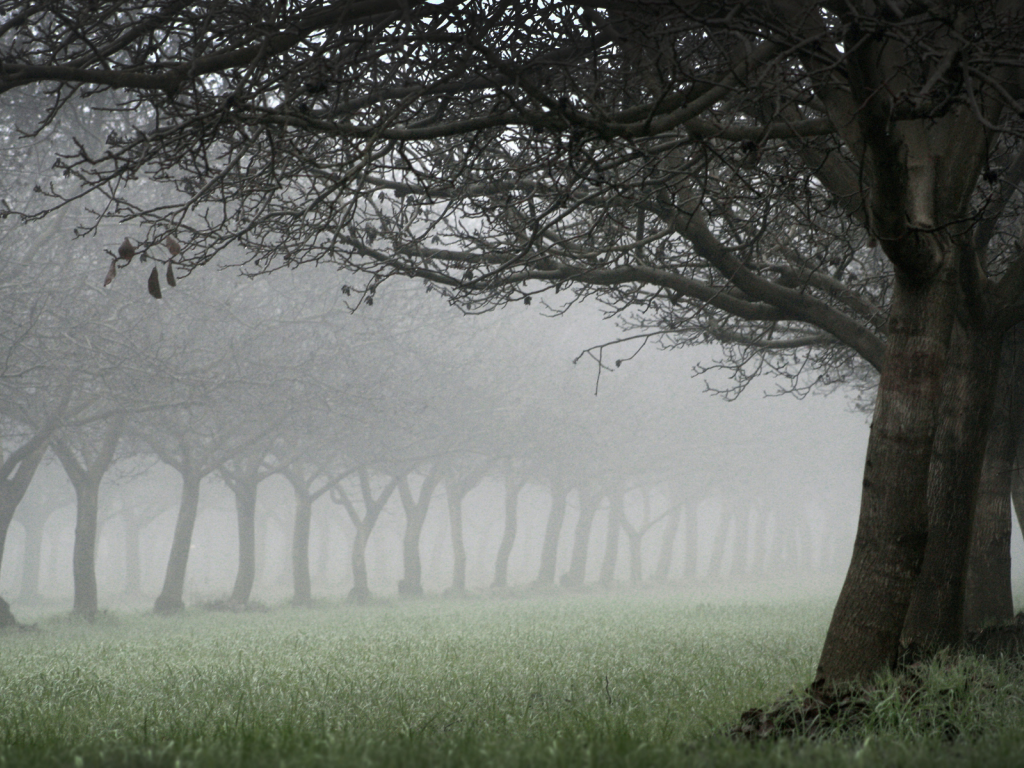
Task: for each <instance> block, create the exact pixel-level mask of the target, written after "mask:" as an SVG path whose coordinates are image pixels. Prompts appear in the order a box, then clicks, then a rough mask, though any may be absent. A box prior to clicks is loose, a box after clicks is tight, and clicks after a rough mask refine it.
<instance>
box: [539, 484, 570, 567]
mask: <svg viewBox="0 0 1024 768" xmlns="http://www.w3.org/2000/svg"><path fill="white" fill-rule="evenodd" d="M568 495H569V490H568V489H567V488H566V487H565V486H564V484H563V483H562V482H561V481H556V482H554V483H552V484H551V512H550V513H549V514H548V524H547V527H546V528H545V530H544V546H543V548H542V549H541V553H540V571H539V572H538V574H537V582H536V583H537V586H541V587H550V586H553V585H554V583H555V565H556V562H557V560H558V539H559V536H560V535H561V533H562V523H563V522H564V521H565V503H566V496H568Z"/></svg>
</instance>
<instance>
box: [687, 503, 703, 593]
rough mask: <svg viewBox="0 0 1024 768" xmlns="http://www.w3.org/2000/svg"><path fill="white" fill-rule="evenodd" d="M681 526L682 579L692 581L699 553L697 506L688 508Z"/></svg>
mask: <svg viewBox="0 0 1024 768" xmlns="http://www.w3.org/2000/svg"><path fill="white" fill-rule="evenodd" d="M684 523H685V525H684V526H683V537H684V540H683V579H685V580H686V581H693V580H694V579H696V578H697V558H698V554H699V552H700V548H699V543H700V542H699V540H698V535H699V531H698V527H697V505H696V504H694V505H693V506H692V507H690V512H689V514H687V515H686V520H685V521H684Z"/></svg>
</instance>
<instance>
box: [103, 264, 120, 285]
mask: <svg viewBox="0 0 1024 768" xmlns="http://www.w3.org/2000/svg"><path fill="white" fill-rule="evenodd" d="M115 275H117V259H111V260H110V269H108V270H107V276H106V277H104V278H103V287H104V288H106V287H107V286H108V285H110V284H111V283H112V282H114V277H115Z"/></svg>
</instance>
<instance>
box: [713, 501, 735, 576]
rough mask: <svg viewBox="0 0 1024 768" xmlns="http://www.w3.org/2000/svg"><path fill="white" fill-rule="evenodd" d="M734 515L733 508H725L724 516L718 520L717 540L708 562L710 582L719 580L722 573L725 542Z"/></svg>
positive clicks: (723, 510)
mask: <svg viewBox="0 0 1024 768" xmlns="http://www.w3.org/2000/svg"><path fill="white" fill-rule="evenodd" d="M732 514H733V512H732V507H729V506H724V508H723V509H722V514H721V516H720V517H719V518H718V527H717V528H716V529H715V540H714V543H713V544H712V545H711V559H710V560H709V561H708V573H707V577H708V579H710V580H714V579H717V578H718V577H719V576H720V575H721V573H722V560H723V559H724V557H725V540H726V539H727V538H728V537H729V527H730V524H731V523H732Z"/></svg>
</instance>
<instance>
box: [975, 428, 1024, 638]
mask: <svg viewBox="0 0 1024 768" xmlns="http://www.w3.org/2000/svg"><path fill="white" fill-rule="evenodd" d="M1013 426H1014V423H1013V422H1012V421H1010V420H1009V419H1004V418H999V419H997V420H996V423H994V424H993V425H992V430H991V434H990V435H989V442H988V450H986V452H985V463H984V466H983V467H982V471H981V483H980V486H979V489H978V500H977V506H976V507H975V513H974V531H973V535H972V536H971V547H970V558H969V560H968V563H969V567H968V569H967V579H966V582H967V584H966V595H965V598H964V605H963V612H964V615H963V631H964V632H965V633H967V632H973V631H975V630H978V629H983V628H984V627H987V626H991V625H993V624H1005V623H1008V622H1009V621H1011V620H1012V619H1013V591H1012V589H1011V586H1010V537H1011V535H1012V533H1013V528H1012V522H1011V518H1010V516H1011V514H1012V512H1011V511H1010V487H1011V484H1012V477H1013V463H1014V458H1015V457H1016V455H1017V438H1018V436H1019V435H1018V433H1019V428H1018V429H1014V428H1013ZM1017 426H1018V427H1019V424H1018V425H1017Z"/></svg>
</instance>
